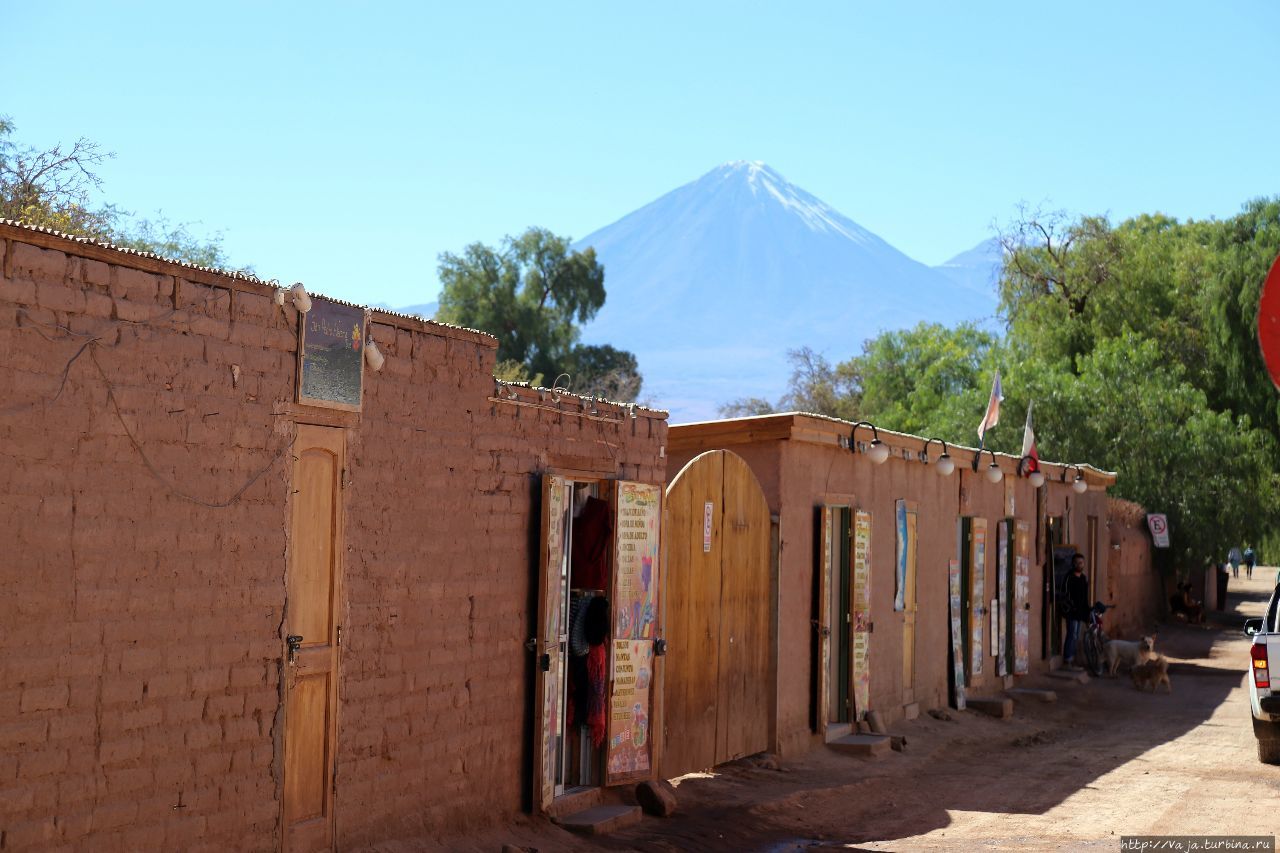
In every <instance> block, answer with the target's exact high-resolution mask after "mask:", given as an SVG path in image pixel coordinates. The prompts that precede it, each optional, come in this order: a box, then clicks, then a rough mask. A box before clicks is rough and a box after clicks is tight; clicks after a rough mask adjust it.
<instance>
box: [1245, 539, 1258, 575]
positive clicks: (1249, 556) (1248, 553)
mask: <svg viewBox="0 0 1280 853" xmlns="http://www.w3.org/2000/svg"><path fill="white" fill-rule="evenodd" d="M1256 562H1258V555H1257V554H1255V553H1253V546H1252V545H1245V546H1244V573H1245V577H1247V578H1248V579H1249V580H1253V564H1254V563H1256Z"/></svg>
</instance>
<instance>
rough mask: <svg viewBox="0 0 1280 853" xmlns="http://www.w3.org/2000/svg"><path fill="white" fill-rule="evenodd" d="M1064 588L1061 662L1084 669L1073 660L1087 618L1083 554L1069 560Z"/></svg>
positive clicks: (1086, 587)
mask: <svg viewBox="0 0 1280 853" xmlns="http://www.w3.org/2000/svg"><path fill="white" fill-rule="evenodd" d="M1065 586H1066V590H1065V592H1066V596H1067V602H1066V603H1067V606H1066V617H1067V636H1066V639H1065V640H1064V642H1063V646H1062V660H1063V662H1064V663H1065V664H1066V666H1067V667H1068V668H1070V669H1084V667H1082V666H1080V665H1079V664H1077V663H1076V660H1075V656H1076V647H1077V646H1078V645H1079V641H1080V629H1081V626H1082V625H1083V624H1084V623H1085V622H1086V621H1087V620H1088V618H1089V579H1088V578H1087V577H1085V575H1084V554H1080V553H1077V554H1076V555H1075V556H1074V557H1072V558H1071V574H1069V575H1067V580H1066V583H1065Z"/></svg>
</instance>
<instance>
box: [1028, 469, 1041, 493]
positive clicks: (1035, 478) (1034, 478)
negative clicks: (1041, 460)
mask: <svg viewBox="0 0 1280 853" xmlns="http://www.w3.org/2000/svg"><path fill="white" fill-rule="evenodd" d="M1027 479H1028V480H1030V481H1031V485H1032V487H1033V488H1036V489H1038V488H1040V487H1041V486H1043V485H1044V474H1043V473H1042V472H1040V471H1032V472H1031V475H1030V476H1028V477H1027Z"/></svg>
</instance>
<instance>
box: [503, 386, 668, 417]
mask: <svg viewBox="0 0 1280 853" xmlns="http://www.w3.org/2000/svg"><path fill="white" fill-rule="evenodd" d="M493 381H494V382H495V383H496V384H497V385H503V386H506V387H508V388H522V389H524V390H526V391H530V392H536V393H537V394H538V395H539V396H540V397H541V396H545V395H555V394H559V395H561V396H563V397H573V398H574V399H576V400H578V402H579V403H604V404H606V405H609V406H617V407H618V408H620V409H629V408H631V407H632V406H634V407H635V410H636V411H637V412H644V413H646V415H650V416H653V417H655V418H659V419H661V420H666V419H667V418H668V417H670V413H669V412H668V411H667V410H666V409H655V408H653V407H652V406H646V405H644V404H642V403H635V402H631V401H629V400H610V399H609V398H607V397H593V396H591V395H590V394H578V393H576V392H574V391H569V390H566V389H564V388H556V387H552V388H548V387H546V386H545V385H534V384H532V383H530V382H512V381H508V380H506V379H497V378H495V379H494V380H493Z"/></svg>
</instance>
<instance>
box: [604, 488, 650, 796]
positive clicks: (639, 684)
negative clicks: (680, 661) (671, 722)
mask: <svg viewBox="0 0 1280 853" xmlns="http://www.w3.org/2000/svg"><path fill="white" fill-rule="evenodd" d="M615 495H616V518H615V523H614V540H615V547H614V585H613V590H614V620H613V665H612V673H611V674H612V679H611V681H612V687H611V692H610V699H609V730H608V739H607V742H606V752H605V784H607V785H616V784H619V783H622V782H627V781H632V780H639V779H649V778H651V777H652V775H653V741H654V738H653V736H652V731H651V722H650V720H651V719H652V717H653V689H652V684H653V680H654V639H655V638H656V637H657V631H658V615H659V611H658V607H659V603H660V601H659V590H660V588H661V586H660V583H659V581H660V578H659V569H660V556H661V539H660V533H661V527H662V488H661V487H659V486H651V485H646V484H644V483H631V482H620V483H618V486H617V490H616V493H615Z"/></svg>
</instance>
